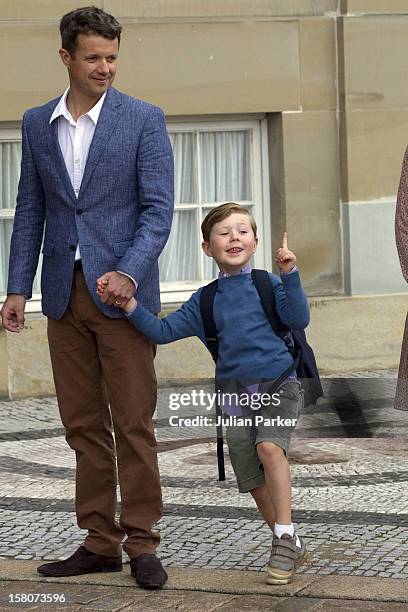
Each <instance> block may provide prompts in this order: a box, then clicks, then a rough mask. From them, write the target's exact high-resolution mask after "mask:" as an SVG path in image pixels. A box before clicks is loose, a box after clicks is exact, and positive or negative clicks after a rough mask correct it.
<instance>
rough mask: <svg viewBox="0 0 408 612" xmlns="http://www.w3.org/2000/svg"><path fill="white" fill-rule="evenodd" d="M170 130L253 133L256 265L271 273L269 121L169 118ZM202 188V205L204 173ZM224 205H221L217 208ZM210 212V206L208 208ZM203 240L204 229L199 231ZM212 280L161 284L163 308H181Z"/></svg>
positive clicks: (249, 117)
mask: <svg viewBox="0 0 408 612" xmlns="http://www.w3.org/2000/svg"><path fill="white" fill-rule="evenodd" d="M166 123H167V130H168V132H169V133H171V132H174V133H180V132H192V131H193V132H196V131H213V132H214V131H219V132H223V131H234V130H236V131H242V130H245V129H250V130H252V138H251V147H252V151H251V153H252V162H253V176H252V180H253V200H252V201H251V202H248V204H250V205H251V206H252V210H253V213H254V217H255V219H256V222H257V226H258V239H259V243H258V248H257V251H256V253H255V256H254V264H255V266H257V267H261V268H267V269H271V265H272V255H271V233H270V222H271V218H270V207H269V205H268V203H269V201H270V198H269V181H268V132H267V120H266V117H265V115H264V114H262V115H259V114H257V115H244V116H239V117H237V116H235V117H234V116H219V117H216V118H214V117H185V118H180V117H167V119H166ZM197 163H198V165H199V164H200V150H199V149H198V151H197ZM197 176H198V184H197V194H198V202H200V193H201V185H200V173H199V172H197ZM240 203H241V204H243V205H245V202H240ZM218 204H221V202H217V203H215V204H214V206H217V205H218ZM202 206H203V205H202V204H200V203H198V204H197V203H196V204H177V205H175V210H196V209H198V208H201V207H202ZM204 206H205V207H206V208H209V206H208V205H207V204H205V205H204ZM198 231H199V236H201V229H200V227H199V228H198ZM211 280H212V279H206V280H204V281H201V280H197V281H176V282H166V283H164V282H161V283H160V296H161V301H162V303H163V304H166V305H170V304H177V303H180V302H184V301H185V300H187V299H188V298H189V297H190V296H191V295H192V293H193V292H194V291H196V290H197V289H198V288H199V287H201V286H202V285H203V282H204V283H205V282H207V281H208V282H209V281H211Z"/></svg>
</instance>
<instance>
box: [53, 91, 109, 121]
mask: <svg viewBox="0 0 408 612" xmlns="http://www.w3.org/2000/svg"><path fill="white" fill-rule="evenodd" d="M68 92H69V87H68V88H67V89H66V90H65V91H64V93H63V94H62V96H61V98H60V100H59V102H58V104H57V106H56V107H55V109H54V112H53V113H52V115H51V117H50V123H52V122H53V121H54V119H57V117H61V116H62V117H65V119H66V120H67V121H68V122H69V123H70V124H71V125H76V122H75V121H74V120H73V118H72V115H71V113H70V112H69V110H68V106H67V96H68ZM105 96H106V91H105V93H104V94H103V96H102V97H101V98H100V99H99V100H98V102H97V103H96V104H95V106H93V107H92V108H91V109H90V110H89V111H88V112H87V113H85V115H87V116H88V117H89V118H90V119H91V121H93V123H94V124H95V125H96V124H97V122H98V119H99V115H100V113H101V110H102V105H103V103H104V100H105Z"/></svg>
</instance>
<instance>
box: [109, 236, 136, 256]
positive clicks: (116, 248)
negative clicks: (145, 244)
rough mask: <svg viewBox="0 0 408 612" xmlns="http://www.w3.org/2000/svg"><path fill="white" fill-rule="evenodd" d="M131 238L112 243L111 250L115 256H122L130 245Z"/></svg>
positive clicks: (131, 242)
mask: <svg viewBox="0 0 408 612" xmlns="http://www.w3.org/2000/svg"><path fill="white" fill-rule="evenodd" d="M132 244H133V240H132V239H130V240H120V241H118V242H114V243H113V252H114V253H115V255H116V257H123V256H124V254H125V253H126V251H127V250H128V249H129V248H130V247H131V246H132Z"/></svg>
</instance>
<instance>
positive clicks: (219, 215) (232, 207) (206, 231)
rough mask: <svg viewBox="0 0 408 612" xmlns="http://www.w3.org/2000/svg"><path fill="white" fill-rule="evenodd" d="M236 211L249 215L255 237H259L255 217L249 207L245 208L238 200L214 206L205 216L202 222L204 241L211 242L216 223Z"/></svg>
mask: <svg viewBox="0 0 408 612" xmlns="http://www.w3.org/2000/svg"><path fill="white" fill-rule="evenodd" d="M234 213H240V214H243V215H247V216H248V217H249V222H250V224H251V228H252V231H253V232H254V236H255V238H257V227H256V223H255V219H254V218H253V216H252V215H251V213H250V212H249V210H248V209H247V208H244V206H241V204H237V203H236V202H226V203H225V204H220V206H216V207H215V208H212V209H211V210H210V212H209V213H208V214H207V215H206V216H205V219H204V221H203V222H202V224H201V232H202V234H203V240H204V242H209V240H210V234H211V230H212V228H213V227H214V225H215V224H216V223H218V222H219V221H223V220H224V219H226V218H227V217H229V216H230V215H232V214H234Z"/></svg>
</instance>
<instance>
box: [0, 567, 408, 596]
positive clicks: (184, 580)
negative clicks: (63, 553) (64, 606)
mask: <svg viewBox="0 0 408 612" xmlns="http://www.w3.org/2000/svg"><path fill="white" fill-rule="evenodd" d="M39 563H40V562H37V561H22V560H15V559H10V560H0V582H2V581H4V582H6V581H9V582H21V581H24V582H35V583H53V584H73V585H75V584H76V585H99V586H109V587H112V588H115V587H117V588H132V589H134V588H135V581H134V580H133V579H132V578H131V576H130V573H129V572H128V571H127V569H128V566H127V564H126V565H125V571H123V572H117V573H111V574H102V573H98V574H86V575H83V576H70V577H64V578H45V577H43V576H40V575H39V574H37V572H36V568H37V566H38V564H39ZM166 569H167V572H168V574H169V581H168V583H167V584H166V585H165V587H164V589H163V590H164V591H199V592H208V593H227V594H233V595H234V594H240V595H270V596H273V597H310V598H317V599H342V600H347V599H353V600H357V599H358V600H360V601H379V602H400V603H401V602H403V603H408V588H407V581H406V580H400V579H396V578H376V577H368V576H367V577H360V576H338V575H330V576H319V577H317V576H316V575H312V574H309V575H307V574H301V575H299V576H297V577H296V578H295V580H294V582H293V583H291V584H288V585H281V586H273V585H268V584H266V582H265V576H264V573H263V572H259V573H258V572H252V571H251V572H248V571H242V570H208V569H192V568H175V567H170V568H166Z"/></svg>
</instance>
